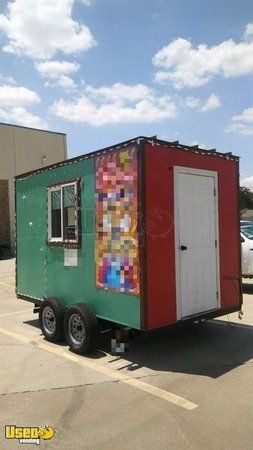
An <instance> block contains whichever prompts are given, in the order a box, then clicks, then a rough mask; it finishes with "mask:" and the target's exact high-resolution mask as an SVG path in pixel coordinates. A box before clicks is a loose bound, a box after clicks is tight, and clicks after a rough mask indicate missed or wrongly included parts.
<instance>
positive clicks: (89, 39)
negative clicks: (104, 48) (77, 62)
mask: <svg viewBox="0 0 253 450" xmlns="http://www.w3.org/2000/svg"><path fill="white" fill-rule="evenodd" d="M88 3H89V2H88ZM86 4H87V2H86ZM73 6H74V0H60V1H59V0H14V1H9V2H8V4H7V11H6V14H0V30H2V31H3V32H4V33H5V34H6V36H7V38H8V44H7V45H5V46H4V47H3V50H4V51H7V52H12V53H16V54H18V55H27V56H29V57H31V58H33V59H50V58H52V57H53V56H54V55H55V54H56V53H57V52H62V53H64V54H66V55H70V54H72V53H76V52H80V51H85V50H88V49H90V48H91V47H92V46H94V45H95V40H94V38H93V36H92V34H91V32H90V30H89V28H88V27H87V26H85V25H84V24H82V23H79V22H77V21H75V20H74V19H73V18H72V11H73Z"/></svg>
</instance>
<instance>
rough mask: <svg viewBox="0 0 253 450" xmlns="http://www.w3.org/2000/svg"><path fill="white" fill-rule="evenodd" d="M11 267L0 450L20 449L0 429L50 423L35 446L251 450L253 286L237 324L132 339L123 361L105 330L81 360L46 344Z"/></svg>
mask: <svg viewBox="0 0 253 450" xmlns="http://www.w3.org/2000/svg"><path fill="white" fill-rule="evenodd" d="M14 264H15V261H14V259H12V260H7V261H0V299H1V301H0V305H1V311H0V319H1V321H0V337H1V379H0V390H1V392H0V393H1V436H0V448H1V449H2V450H5V449H11V448H20V443H19V441H18V440H7V439H5V433H4V428H5V426H6V425H16V426H24V427H26V426H35V427H37V426H44V425H48V426H52V427H53V428H54V429H55V435H54V436H53V437H52V439H51V440H48V441H46V440H43V439H41V441H40V445H41V447H51V448H53V449H54V448H59V449H63V450H65V449H66V450H72V449H103V450H104V449H112V448H113V449H133V448H136V449H152V450H153V449H154V448H157V449H173V450H174V449H201V450H203V449H212V450H213V449H216V450H218V449H222V450H225V449H230V450H231V449H244V450H245V449H251V448H252V441H253V280H251V281H247V282H246V283H245V284H244V306H243V311H244V315H243V320H239V318H238V315H237V314H231V315H229V316H224V317H223V318H221V319H219V320H212V321H208V322H204V323H202V324H201V325H197V326H192V327H190V328H180V329H179V328H178V329H177V330H161V331H156V332H152V333H151V334H149V335H138V336H136V337H135V338H134V339H133V340H131V342H130V350H129V352H128V353H126V354H124V355H122V356H118V355H115V354H111V353H110V351H109V346H108V335H107V334H106V333H105V334H104V335H103V336H102V337H101V343H100V344H101V345H100V348H99V350H98V351H97V352H95V353H94V354H92V355H90V356H89V357H84V356H77V355H74V354H73V353H71V352H70V351H69V350H68V347H67V346H66V345H65V344H64V343H60V344H57V345H56V344H51V343H49V342H47V341H45V340H44V338H43V335H42V334H41V332H40V329H39V327H38V320H37V315H35V314H33V305H32V304H30V303H28V302H25V301H22V300H17V299H16V297H15V289H14V272H15V265H14ZM245 281H246V280H245ZM28 448H30V447H29V445H28Z"/></svg>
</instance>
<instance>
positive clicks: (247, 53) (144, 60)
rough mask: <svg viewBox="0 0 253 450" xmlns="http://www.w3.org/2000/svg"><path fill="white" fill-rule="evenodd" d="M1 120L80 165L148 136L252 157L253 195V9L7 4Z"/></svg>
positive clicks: (64, 1) (142, 3) (251, 179)
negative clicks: (49, 136)
mask: <svg viewBox="0 0 253 450" xmlns="http://www.w3.org/2000/svg"><path fill="white" fill-rule="evenodd" d="M0 5H1V10H0V47H1V53H0V58H1V59H0V121H2V122H10V123H17V124H21V125H26V126H34V127H42V128H48V129H50V130H55V131H62V132H66V133H67V135H68V150H69V156H70V157H71V156H74V155H78V154H82V153H86V152H88V151H92V150H95V149H98V148H101V147H105V146H107V145H110V144H114V143H117V142H119V141H122V140H126V139H129V138H131V137H134V136H137V135H155V134H157V135H158V137H159V138H161V139H167V140H176V139H179V140H180V142H182V143H185V144H190V145H191V144H193V145H194V144H197V143H198V144H199V145H200V146H203V147H205V148H213V147H216V148H217V149H219V150H221V151H232V152H233V153H235V154H238V155H240V156H241V177H242V179H243V183H244V184H245V185H247V186H249V187H252V188H253V2H252V0H241V1H238V0H222V1H221V0H219V1H218V0H205V1H203V0H202V1H200V0H191V1H189V0H156V1H153V0H60V1H59V0H13V1H6V0H0Z"/></svg>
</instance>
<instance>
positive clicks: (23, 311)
mask: <svg viewBox="0 0 253 450" xmlns="http://www.w3.org/2000/svg"><path fill="white" fill-rule="evenodd" d="M26 312H31V308H30V309H22V311H13V312H10V313H6V314H0V319H1V318H2V317H8V316H14V315H15V314H22V313H26Z"/></svg>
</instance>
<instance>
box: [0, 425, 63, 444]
mask: <svg viewBox="0 0 253 450" xmlns="http://www.w3.org/2000/svg"><path fill="white" fill-rule="evenodd" d="M54 434H55V430H54V429H53V427H48V426H47V425H45V426H44V427H17V426H16V425H6V426H5V438H6V439H12V440H14V439H18V440H19V443H20V444H37V445H39V444H40V440H41V439H43V440H48V439H51V438H52V437H53V436H54Z"/></svg>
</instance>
